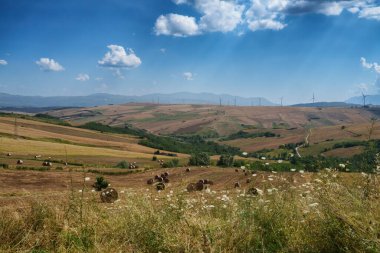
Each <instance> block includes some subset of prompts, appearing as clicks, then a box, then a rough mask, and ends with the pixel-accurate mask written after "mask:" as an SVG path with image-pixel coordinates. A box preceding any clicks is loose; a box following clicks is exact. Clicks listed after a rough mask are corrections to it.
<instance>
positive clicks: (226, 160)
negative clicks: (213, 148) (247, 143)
mask: <svg viewBox="0 0 380 253" xmlns="http://www.w3.org/2000/svg"><path fill="white" fill-rule="evenodd" d="M233 164H234V156H233V155H229V154H224V155H221V156H220V157H219V160H218V163H217V165H218V166H220V167H232V166H233Z"/></svg>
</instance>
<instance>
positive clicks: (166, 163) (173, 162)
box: [162, 159, 179, 168]
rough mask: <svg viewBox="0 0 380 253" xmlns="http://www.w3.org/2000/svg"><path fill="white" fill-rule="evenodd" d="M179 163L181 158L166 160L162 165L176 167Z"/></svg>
mask: <svg viewBox="0 0 380 253" xmlns="http://www.w3.org/2000/svg"><path fill="white" fill-rule="evenodd" d="M178 165H179V160H178V159H172V160H170V161H166V162H165V163H164V164H163V165H162V167H164V168H174V167H178Z"/></svg>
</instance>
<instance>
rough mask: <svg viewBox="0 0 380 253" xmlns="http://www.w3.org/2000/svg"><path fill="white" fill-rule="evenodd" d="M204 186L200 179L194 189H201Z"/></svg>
mask: <svg viewBox="0 0 380 253" xmlns="http://www.w3.org/2000/svg"><path fill="white" fill-rule="evenodd" d="M205 188H206V186H205V184H204V183H203V182H201V181H200V182H198V183H196V184H195V190H197V191H203V190H204V189H205Z"/></svg>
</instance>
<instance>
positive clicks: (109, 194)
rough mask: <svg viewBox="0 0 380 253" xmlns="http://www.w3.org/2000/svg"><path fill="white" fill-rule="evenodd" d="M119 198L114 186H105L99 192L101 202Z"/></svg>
mask: <svg viewBox="0 0 380 253" xmlns="http://www.w3.org/2000/svg"><path fill="white" fill-rule="evenodd" d="M118 198H119V194H118V193H117V191H116V190H115V189H114V188H107V189H105V190H103V191H102V192H101V193H100V199H101V200H102V202H103V203H113V202H115V201H116V200H117V199H118Z"/></svg>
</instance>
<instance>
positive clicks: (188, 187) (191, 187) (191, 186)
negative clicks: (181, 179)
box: [186, 183, 195, 192]
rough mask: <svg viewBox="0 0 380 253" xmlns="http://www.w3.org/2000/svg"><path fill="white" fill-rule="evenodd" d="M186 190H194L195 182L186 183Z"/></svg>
mask: <svg viewBox="0 0 380 253" xmlns="http://www.w3.org/2000/svg"><path fill="white" fill-rule="evenodd" d="M186 190H187V191H188V192H193V191H195V184H194V183H190V184H188V185H187V187H186Z"/></svg>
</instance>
